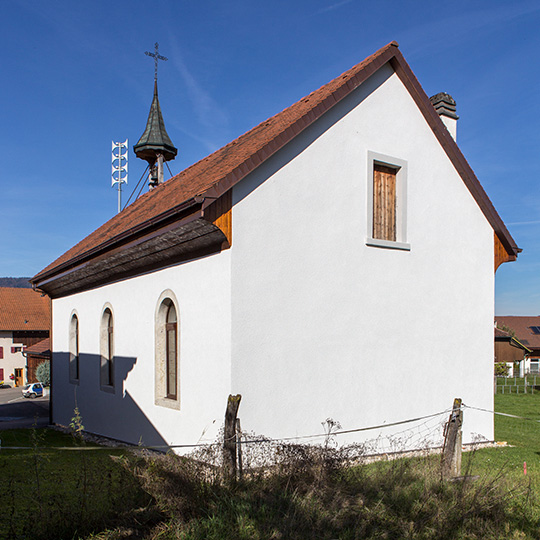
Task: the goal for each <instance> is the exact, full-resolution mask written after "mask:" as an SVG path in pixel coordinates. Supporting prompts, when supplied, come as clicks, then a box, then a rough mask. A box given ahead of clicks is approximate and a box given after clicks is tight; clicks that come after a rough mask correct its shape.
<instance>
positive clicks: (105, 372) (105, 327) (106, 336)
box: [99, 304, 115, 393]
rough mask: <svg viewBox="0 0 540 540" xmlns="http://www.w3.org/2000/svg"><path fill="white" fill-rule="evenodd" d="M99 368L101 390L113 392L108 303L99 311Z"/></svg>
mask: <svg viewBox="0 0 540 540" xmlns="http://www.w3.org/2000/svg"><path fill="white" fill-rule="evenodd" d="M99 368H100V369H99V385H100V388H101V390H103V391H105V392H113V393H114V391H115V380H114V379H115V376H114V313H113V310H112V306H111V305H110V304H106V305H105V306H104V307H103V310H102V312H101V323H100V366H99Z"/></svg>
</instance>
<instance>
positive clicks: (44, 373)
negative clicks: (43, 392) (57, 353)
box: [36, 360, 51, 386]
mask: <svg viewBox="0 0 540 540" xmlns="http://www.w3.org/2000/svg"><path fill="white" fill-rule="evenodd" d="M36 379H37V380H38V381H39V382H40V383H43V384H44V385H45V386H50V384H51V363H50V362H49V361H48V360H45V362H41V364H39V366H38V367H37V368H36Z"/></svg>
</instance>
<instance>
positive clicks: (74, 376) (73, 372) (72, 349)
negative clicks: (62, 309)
mask: <svg viewBox="0 0 540 540" xmlns="http://www.w3.org/2000/svg"><path fill="white" fill-rule="evenodd" d="M80 380H81V363H80V321H79V315H78V314H77V312H76V311H74V312H72V313H71V318H70V320H69V382H70V383H71V384H79V383H80Z"/></svg>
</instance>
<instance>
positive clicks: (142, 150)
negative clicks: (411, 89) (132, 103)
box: [133, 80, 178, 166]
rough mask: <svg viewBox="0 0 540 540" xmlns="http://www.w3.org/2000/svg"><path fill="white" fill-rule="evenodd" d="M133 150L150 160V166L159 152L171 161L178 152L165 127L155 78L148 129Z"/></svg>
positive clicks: (138, 155)
mask: <svg viewBox="0 0 540 540" xmlns="http://www.w3.org/2000/svg"><path fill="white" fill-rule="evenodd" d="M133 151H134V152H135V154H136V156H137V157H138V158H141V159H144V160H146V161H148V163H149V164H150V166H152V165H153V164H154V163H155V162H156V159H157V156H158V154H162V155H163V159H164V161H170V160H171V159H174V158H175V157H176V154H177V153H178V150H177V149H176V148H175V147H174V145H173V143H172V141H171V139H170V138H169V135H168V134H167V130H166V129H165V122H163V116H162V114H161V107H160V106H159V99H158V90H157V80H154V99H153V100H152V105H151V106H150V113H149V114H148V121H147V122H146V129H145V130H144V133H143V134H142V135H141V138H140V139H139V142H138V143H137V144H136V145H135V146H134V147H133Z"/></svg>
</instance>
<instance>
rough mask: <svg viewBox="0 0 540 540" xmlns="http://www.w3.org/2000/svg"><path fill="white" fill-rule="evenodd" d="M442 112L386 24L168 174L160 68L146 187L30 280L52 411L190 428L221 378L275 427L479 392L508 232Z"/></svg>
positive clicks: (486, 431) (482, 424) (352, 422)
mask: <svg viewBox="0 0 540 540" xmlns="http://www.w3.org/2000/svg"><path fill="white" fill-rule="evenodd" d="M457 119H458V117H457V114H456V104H455V102H454V100H453V99H452V97H451V96H449V95H448V94H445V93H441V94H437V95H435V96H433V97H432V98H431V99H430V98H428V96H427V95H426V93H425V92H424V90H423V89H422V87H421V86H420V84H419V82H418V80H417V79H416V77H415V76H414V74H413V72H412V71H411V68H410V67H409V65H408V64H407V62H406V61H405V59H404V57H403V55H402V54H401V52H400V50H399V47H398V45H397V43H395V42H392V43H390V44H388V45H386V46H385V47H383V48H381V49H380V50H378V51H377V52H376V53H375V54H373V55H372V56H370V57H368V58H366V59H365V60H364V61H362V62H360V63H359V64H357V65H355V66H354V67H352V68H351V69H350V70H348V71H346V72H345V73H343V74H341V75H339V76H338V77H336V78H335V79H333V80H332V81H330V82H329V83H328V84H325V85H324V86H322V87H321V88H319V89H318V90H315V91H314V92H312V93H311V94H309V95H307V96H306V97H304V98H302V99H300V100H299V101H297V102H296V103H294V104H293V105H291V106H290V107H288V108H287V109H285V110H283V111H281V112H279V113H277V114H276V115H275V116H273V117H271V118H269V119H267V120H264V121H263V122H261V123H260V124H259V125H258V126H256V127H254V128H253V129H251V130H250V131H248V132H247V133H245V134H244V135H242V136H240V137H238V138H237V139H235V140H234V141H232V142H230V143H229V144H227V145H226V146H224V147H223V148H221V149H219V150H217V151H216V152H214V153H213V154H211V155H209V156H208V157H206V158H204V159H202V160H201V161H199V162H197V163H195V164H194V165H192V166H190V167H188V168H187V169H185V170H184V171H183V172H181V173H180V174H178V175H176V176H174V177H173V178H171V179H169V180H166V181H164V175H163V165H164V163H165V162H167V161H169V160H172V159H174V158H175V156H176V154H177V150H176V148H175V147H174V145H173V143H172V142H171V139H170V138H169V136H168V134H167V132H166V130H165V124H164V121H163V115H162V112H161V107H160V104H159V100H158V92H157V81H156V82H155V85H154V96H153V100H152V105H151V109H150V114H149V116H148V121H147V125H146V129H145V130H144V133H143V135H142V136H141V138H140V140H139V141H138V143H137V144H136V145H135V147H134V151H135V153H136V154H137V156H138V157H140V158H141V159H144V160H146V161H147V162H148V166H149V171H150V173H149V185H150V189H149V190H148V191H147V192H146V193H145V194H144V195H143V196H141V197H140V198H139V199H138V200H136V201H135V202H134V203H132V204H131V205H130V206H128V207H127V208H125V209H124V210H123V211H122V212H120V213H119V214H118V215H116V216H115V217H113V218H112V219H110V220H109V221H108V222H107V223H105V224H104V225H103V226H101V227H100V228H98V229H97V230H96V231H94V232H93V233H92V234H90V235H89V236H88V237H86V238H85V239H83V240H82V241H81V242H79V243H78V244H77V245H75V246H74V247H73V248H71V249H70V250H68V251H67V252H66V253H65V254H63V255H62V256H60V257H59V258H58V259H57V260H56V261H54V262H52V263H51V264H50V265H49V266H48V267H46V268H45V269H43V270H42V271H41V272H39V273H38V274H37V275H36V276H34V277H33V279H32V282H33V285H34V287H36V288H37V289H38V290H41V291H44V292H46V293H47V294H48V295H49V296H50V297H51V298H52V305H53V335H52V343H51V350H52V354H53V370H52V382H53V386H52V400H53V405H54V407H53V413H52V415H53V421H54V422H55V423H58V424H68V423H69V421H70V419H71V417H72V416H73V410H74V408H75V407H78V409H79V411H80V413H81V415H82V418H83V422H84V426H85V428H86V429H87V430H88V431H90V432H93V433H97V434H101V435H105V436H109V437H113V438H115V439H120V440H123V441H128V442H132V443H138V442H140V441H142V442H144V443H145V444H175V445H189V444H194V443H197V442H200V441H206V440H210V439H211V438H212V436H213V434H215V433H216V432H217V430H218V429H219V426H220V425H221V423H222V419H223V415H224V411H225V406H226V402H227V397H228V395H229V394H241V395H242V401H241V405H240V409H239V417H240V418H241V422H242V429H244V430H246V431H252V432H256V433H260V434H264V435H266V436H268V437H275V438H283V437H295V436H301V435H306V434H313V433H320V431H321V422H322V421H324V420H325V419H327V418H332V419H334V420H336V421H339V422H340V423H341V425H342V426H343V429H345V430H347V429H351V430H353V429H356V428H360V427H366V426H373V425H381V424H384V423H388V424H392V423H393V422H397V421H400V420H404V419H409V418H418V417H421V416H423V415H429V414H432V413H436V412H439V411H444V410H446V409H448V408H449V407H450V406H451V404H452V402H453V399H454V398H455V397H460V398H462V399H463V400H464V402H465V403H467V404H470V405H474V406H477V407H479V408H482V409H487V410H492V409H493V316H494V279H495V270H496V269H497V267H498V266H499V265H500V264H502V263H504V262H507V261H514V260H515V259H516V257H517V255H518V253H519V251H520V250H519V248H518V247H517V245H516V243H515V241H514V239H513V238H512V236H511V235H510V233H509V232H508V230H507V228H506V226H505V225H504V223H503V221H502V220H501V218H500V217H499V215H498V214H497V211H496V210H495V208H494V207H493V205H492V203H491V201H490V200H489V198H488V196H487V194H486V193H485V191H484V189H483V188H482V186H481V184H480V182H479V180H478V179H477V177H476V176H475V174H474V172H473V171H472V169H471V167H470V166H469V164H468V163H467V161H466V159H465V157H464V156H463V154H462V153H461V151H460V149H459V147H458V146H457V143H456V140H455V137H456V126H457ZM464 328H466V329H467V332H466V333H464V332H463V329H464ZM456 335H459V336H460V339H455V336H456ZM381 373H384V376H383V377H379V376H378V375H377V374H381ZM464 374H466V376H464ZM400 429H401V428H400V427H395V426H394V427H388V428H384V429H382V428H381V429H379V430H378V431H377V430H376V431H371V432H356V433H351V434H349V435H348V436H346V437H343V438H342V439H340V442H353V441H354V442H360V441H362V440H365V439H373V438H376V437H377V436H378V435H379V434H383V435H385V436H386V435H393V434H395V433H397V431H399V430H400ZM463 429H464V433H463V437H464V442H470V441H472V440H473V439H475V438H477V437H478V436H482V437H484V438H485V439H487V440H492V439H493V418H492V416H491V415H489V414H486V413H484V412H481V411H477V410H467V414H466V415H465V420H464V426H463ZM431 443H432V444H440V440H433V441H431ZM403 444H404V445H406V446H407V445H411V444H413V443H405V442H404V443H403Z"/></svg>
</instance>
